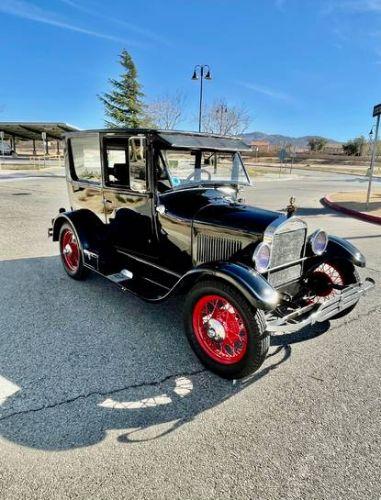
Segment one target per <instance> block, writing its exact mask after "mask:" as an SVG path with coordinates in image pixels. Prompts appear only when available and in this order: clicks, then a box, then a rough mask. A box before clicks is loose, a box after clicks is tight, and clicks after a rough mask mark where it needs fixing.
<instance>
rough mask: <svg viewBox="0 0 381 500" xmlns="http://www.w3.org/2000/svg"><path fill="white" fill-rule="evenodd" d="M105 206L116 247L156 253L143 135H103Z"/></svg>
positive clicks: (129, 250)
mask: <svg viewBox="0 0 381 500" xmlns="http://www.w3.org/2000/svg"><path fill="white" fill-rule="evenodd" d="M103 162H104V188H103V198H104V210H105V214H106V223H107V224H108V226H109V234H110V237H111V240H112V243H113V245H114V247H115V248H116V249H118V250H121V251H123V252H127V253H131V254H138V255H142V256H148V257H153V256H154V255H155V251H156V244H155V243H156V239H155V237H154V235H155V233H154V227H153V219H152V209H153V206H152V203H153V201H152V200H153V198H152V195H151V190H150V189H151V187H150V183H149V176H148V167H147V140H146V138H145V137H144V136H143V135H138V136H130V137H128V136H125V137H120V136H119V137H107V136H105V137H104V138H103Z"/></svg>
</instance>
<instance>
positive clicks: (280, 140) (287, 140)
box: [242, 132, 340, 148]
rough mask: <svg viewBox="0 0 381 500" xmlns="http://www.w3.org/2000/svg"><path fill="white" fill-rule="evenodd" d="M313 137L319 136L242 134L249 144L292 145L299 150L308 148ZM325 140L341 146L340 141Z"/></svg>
mask: <svg viewBox="0 0 381 500" xmlns="http://www.w3.org/2000/svg"><path fill="white" fill-rule="evenodd" d="M313 137H317V136H316V135H305V136H303V137H289V136H287V135H279V134H265V133H263V132H248V133H247V134H242V138H243V139H244V140H245V141H246V142H249V143H250V142H251V141H267V142H269V143H270V144H274V145H284V144H292V145H293V146H296V147H298V148H304V147H306V146H308V141H309V140H310V139H312V138H313ZM325 139H326V140H327V141H328V142H329V143H331V144H340V142H339V141H335V140H334V139H329V138H328V137H325Z"/></svg>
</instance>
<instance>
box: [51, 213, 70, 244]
mask: <svg viewBox="0 0 381 500" xmlns="http://www.w3.org/2000/svg"><path fill="white" fill-rule="evenodd" d="M65 222H69V221H68V220H67V219H66V218H65V217H59V218H58V219H56V220H55V221H54V225H53V241H58V238H59V235H60V230H61V227H62V225H63V224H64V223H65Z"/></svg>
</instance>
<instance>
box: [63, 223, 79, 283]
mask: <svg viewBox="0 0 381 500" xmlns="http://www.w3.org/2000/svg"><path fill="white" fill-rule="evenodd" d="M61 254H62V259H63V263H64V265H65V267H66V268H67V269H68V270H69V271H70V272H71V273H75V272H76V271H78V268H79V263H80V254H79V245H78V241H77V238H76V236H75V234H74V232H73V231H72V229H69V228H66V229H65V230H64V231H63V233H62V235H61Z"/></svg>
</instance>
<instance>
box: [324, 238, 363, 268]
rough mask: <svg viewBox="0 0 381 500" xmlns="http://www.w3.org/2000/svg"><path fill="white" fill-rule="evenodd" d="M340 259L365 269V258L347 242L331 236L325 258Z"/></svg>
mask: <svg viewBox="0 0 381 500" xmlns="http://www.w3.org/2000/svg"><path fill="white" fill-rule="evenodd" d="M327 256H328V258H340V259H345V260H347V261H349V262H351V263H352V264H353V265H355V266H358V267H365V265H366V259H365V256H364V255H363V254H362V253H361V252H360V251H359V250H358V249H357V248H356V247H355V246H354V245H352V243H350V242H349V241H347V240H344V239H343V238H339V237H338V236H329V237H328V245H327V250H326V251H325V254H324V257H327Z"/></svg>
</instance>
